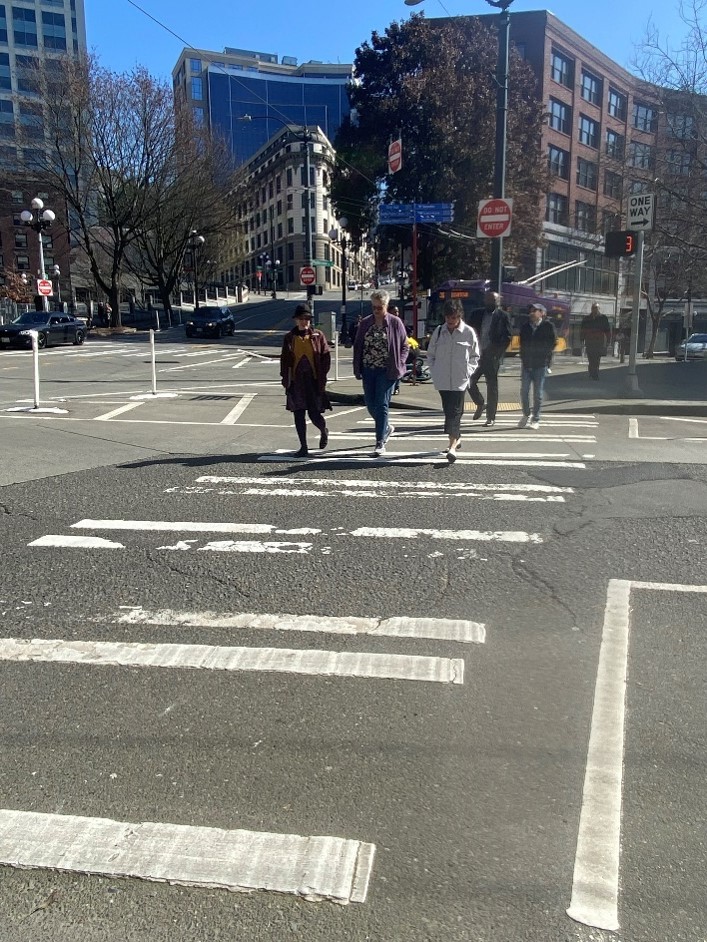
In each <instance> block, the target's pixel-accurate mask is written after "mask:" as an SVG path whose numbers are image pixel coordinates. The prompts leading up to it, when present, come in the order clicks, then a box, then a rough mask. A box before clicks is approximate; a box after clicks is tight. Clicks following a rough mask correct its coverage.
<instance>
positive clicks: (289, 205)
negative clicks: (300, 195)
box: [287, 193, 294, 209]
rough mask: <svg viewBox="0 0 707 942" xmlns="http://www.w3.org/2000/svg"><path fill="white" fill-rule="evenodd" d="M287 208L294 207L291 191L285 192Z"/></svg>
mask: <svg viewBox="0 0 707 942" xmlns="http://www.w3.org/2000/svg"><path fill="white" fill-rule="evenodd" d="M287 208H288V209H294V198H293V195H292V193H288V194H287Z"/></svg>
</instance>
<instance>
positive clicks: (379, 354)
mask: <svg viewBox="0 0 707 942" xmlns="http://www.w3.org/2000/svg"><path fill="white" fill-rule="evenodd" d="M389 302H390V295H389V294H388V292H387V291H382V290H380V291H373V292H371V308H372V309H373V313H372V314H369V316H368V317H364V319H363V320H362V321H361V323H360V324H359V328H358V330H357V331H356V339H355V340H354V349H353V370H354V376H355V377H356V379H361V380H363V398H364V400H365V403H366V408H367V409H368V412H369V414H370V416H371V418H372V419H373V421H374V422H375V426H376V449H375V453H374V454H375V456H376V458H379V457H381V455H384V454H385V444H386V442H387V441H388V439H389V438H390V436H391V435H392V434H393V432H394V431H395V429H394V428H393V426H392V425H391V424H390V422H389V421H388V409H389V407H390V397H391V395H392V393H393V389H394V387H395V383H396V381H397V380H398V379H400V377H401V376H403V375H404V373H405V360H406V358H407V353H408V338H407V332H406V330H405V325H404V324H403V322H402V320H401V319H400V318H399V317H395V316H394V315H392V314H389V313H388V304H389Z"/></svg>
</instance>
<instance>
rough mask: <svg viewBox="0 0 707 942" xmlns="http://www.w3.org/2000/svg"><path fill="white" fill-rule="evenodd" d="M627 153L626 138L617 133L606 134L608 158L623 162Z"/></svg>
mask: <svg viewBox="0 0 707 942" xmlns="http://www.w3.org/2000/svg"><path fill="white" fill-rule="evenodd" d="M625 151H626V138H625V137H624V136H623V134H617V133H616V131H609V130H607V132H606V156H607V157H613V159H614V160H623V159H624V153H625Z"/></svg>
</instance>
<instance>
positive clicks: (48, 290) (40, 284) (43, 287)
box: [37, 278, 54, 298]
mask: <svg viewBox="0 0 707 942" xmlns="http://www.w3.org/2000/svg"><path fill="white" fill-rule="evenodd" d="M37 294H41V295H42V297H43V298H51V296H52V295H53V294H54V289H53V288H52V283H51V281H50V280H49V279H48V278H38V279H37Z"/></svg>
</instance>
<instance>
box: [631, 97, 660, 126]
mask: <svg viewBox="0 0 707 942" xmlns="http://www.w3.org/2000/svg"><path fill="white" fill-rule="evenodd" d="M655 125H656V112H655V110H654V109H653V108H651V107H650V106H649V105H642V104H641V103H640V101H637V102H635V103H634V106H633V126H634V128H636V130H637V131H650V132H651V133H652V132H654V131H655Z"/></svg>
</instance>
